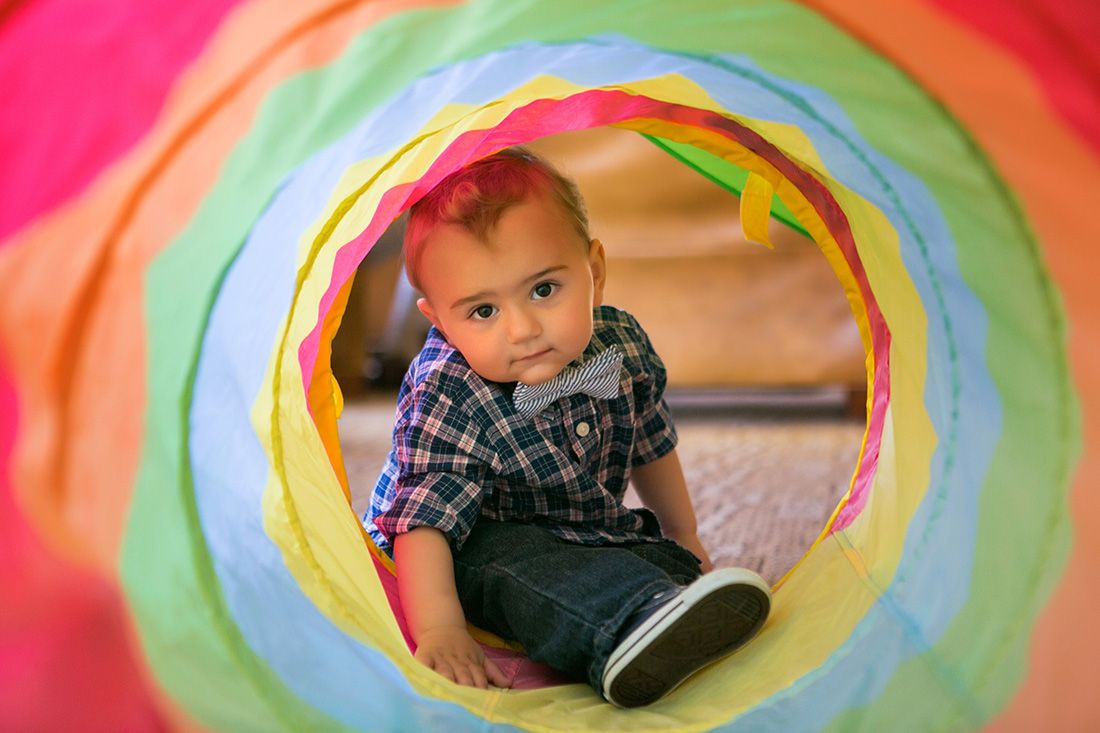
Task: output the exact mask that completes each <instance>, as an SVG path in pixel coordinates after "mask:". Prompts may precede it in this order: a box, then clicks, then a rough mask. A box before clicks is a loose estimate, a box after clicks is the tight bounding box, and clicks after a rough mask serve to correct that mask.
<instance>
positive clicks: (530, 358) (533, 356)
mask: <svg viewBox="0 0 1100 733" xmlns="http://www.w3.org/2000/svg"><path fill="white" fill-rule="evenodd" d="M550 351H551V350H550V349H543V350H542V351H536V352H535V353H533V354H528V355H527V356H521V357H520V358H518V359H516V363H517V364H519V363H521V362H525V361H533V360H534V359H538V358H539V357H542V356H546V355H547V354H549V353H550Z"/></svg>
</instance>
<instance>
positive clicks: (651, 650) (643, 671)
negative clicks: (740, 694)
mask: <svg viewBox="0 0 1100 733" xmlns="http://www.w3.org/2000/svg"><path fill="white" fill-rule="evenodd" d="M669 606H672V608H669V609H668V610H667V611H665V609H661V611H665V612H664V613H662V612H661V611H659V612H658V613H656V614H654V616H653V617H651V618H649V619H646V623H644V624H642V625H641V626H640V627H638V628H637V629H635V630H634V631H633V632H632V633H631V634H630V636H629V637H627V638H626V639H624V640H623V642H622V643H621V644H620V645H619V646H618V647H616V649H615V652H614V653H613V654H612V656H611V658H609V659H608V663H607V670H606V672H605V673H604V697H605V698H607V699H608V700H609V701H610V702H611V703H612V704H614V705H617V706H619V707H623V708H633V707H640V706H642V705H649V704H650V703H653V702H656V701H657V700H659V699H660V698H661V697H663V696H665V695H667V694H668V693H669V692H671V691H672V690H674V689H675V688H676V687H678V686H679V685H680V684H681V683H682V682H683V681H684V680H686V679H687V678H688V677H690V676H691V675H692V674H694V673H695V672H696V671H698V670H700V669H702V668H703V667H706V666H707V665H709V664H711V663H713V662H715V661H717V660H719V659H721V658H722V657H725V656H726V655H728V654H730V653H732V652H733V651H735V650H736V649H738V648H739V647H741V646H742V645H744V644H745V643H746V642H748V641H749V640H750V639H752V638H753V637H754V636H756V633H757V632H758V631H760V628H761V627H762V626H763V625H764V621H765V620H766V619H767V617H768V612H769V610H770V608H771V592H770V591H769V589H768V586H767V584H766V583H765V582H764V581H763V580H762V579H761V578H760V576H758V575H756V573H753V572H751V571H748V570H744V569H741V568H726V569H723V570H716V571H714V572H712V573H708V574H707V575H704V576H703V577H702V578H700V579H699V580H697V581H696V582H695V583H693V584H692V585H690V586H689V587H688V588H686V589H685V590H684V592H683V593H681V594H680V596H679V598H677V599H676V601H674V602H673V603H670V604H669Z"/></svg>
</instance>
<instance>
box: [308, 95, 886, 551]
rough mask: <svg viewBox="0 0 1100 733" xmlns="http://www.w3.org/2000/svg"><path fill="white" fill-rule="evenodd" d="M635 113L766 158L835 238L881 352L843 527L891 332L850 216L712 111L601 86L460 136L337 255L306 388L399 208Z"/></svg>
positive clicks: (864, 486) (872, 431)
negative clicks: (480, 165) (330, 317)
mask: <svg viewBox="0 0 1100 733" xmlns="http://www.w3.org/2000/svg"><path fill="white" fill-rule="evenodd" d="M637 118H651V119H660V120H668V121H671V122H676V123H679V124H685V125H691V126H694V127H699V128H702V129H708V130H712V131H714V132H717V133H720V134H722V135H725V136H727V137H729V138H730V139H732V140H735V141H737V142H739V143H740V144H742V145H744V146H745V147H747V148H748V149H750V150H752V151H753V152H755V153H757V154H758V155H760V156H762V157H763V158H764V159H765V160H768V161H769V162H770V163H772V164H773V165H774V166H775V167H776V168H777V169H778V170H779V171H780V172H781V173H782V174H783V175H784V176H785V177H786V178H787V179H788V180H790V181H791V182H792V183H794V184H795V185H796V186H797V187H798V188H799V190H800V191H802V193H803V195H805V196H806V197H807V199H808V200H809V202H810V204H811V205H812V206H813V207H814V209H815V210H816V211H817V213H818V215H820V216H821V218H822V219H823V221H824V222H825V225H826V226H827V227H828V228H829V231H830V232H831V233H832V235H833V238H834V239H835V240H836V241H837V244H838V246H839V247H840V250H841V252H842V253H843V255H844V258H845V261H846V262H847V264H848V266H849V268H850V269H851V271H852V274H853V277H854V278H855V281H856V283H857V285H858V287H859V290H860V294H861V296H862V298H863V302H864V304H865V306H866V308H867V315H868V320H869V323H870V328H871V340H872V349H873V350H874V356H875V391H874V394H873V395H872V405H871V412H870V414H869V417H868V428H867V441H866V448H865V450H864V454H863V457H862V459H861V462H860V466H859V470H858V472H857V476H856V481H855V484H854V486H853V487H852V493H851V496H850V497H849V500H848V502H847V504H846V505H845V506H844V508H843V509H842V510H841V512H840V513H839V515H838V516H837V520H836V522H835V523H834V525H833V527H832V530H833V531H837V530H841V529H844V528H845V527H847V526H848V525H849V524H851V522H852V520H854V519H855V518H856V517H857V516H859V513H860V512H861V511H863V507H864V506H865V505H866V503H867V498H868V496H869V492H870V487H871V482H872V480H873V478H874V473H875V469H876V467H877V465H878V456H879V446H880V444H881V441H882V431H883V428H884V425H885V419H886V407H887V404H888V403H889V399H890V367H889V355H890V332H889V329H888V328H887V325H886V322H885V320H884V319H883V317H882V312H881V310H880V309H879V307H878V303H877V302H876V300H875V297H874V294H873V293H872V292H871V287H870V284H869V282H868V280H867V273H866V272H865V270H864V269H863V264H862V263H861V262H860V260H859V253H858V251H857V250H856V246H855V240H854V239H853V237H852V232H851V229H850V228H849V226H848V219H847V217H846V216H845V215H844V212H843V210H842V209H841V208H840V205H839V204H838V203H837V202H836V200H835V199H834V198H833V197H832V195H831V194H830V193H829V191H828V189H826V188H825V186H824V185H822V184H821V183H820V182H819V181H817V180H816V179H815V178H813V176H811V175H810V174H809V173H807V172H806V171H804V170H802V169H801V168H799V167H798V166H797V165H795V164H794V163H793V162H792V161H790V160H789V159H787V158H786V157H785V156H784V155H783V154H782V153H781V152H780V151H779V150H778V149H776V148H775V146H773V145H771V144H770V143H768V142H767V141H766V140H764V138H762V137H761V136H759V135H757V134H756V133H754V132H752V131H751V130H749V129H747V128H745V127H742V126H741V125H738V124H737V123H735V122H733V121H731V120H729V119H727V118H725V117H722V116H721V115H718V114H715V113H712V112H707V111H704V110H699V109H694V108H691V107H684V106H680V105H676V104H670V103H666V102H659V101H656V100H653V99H649V98H647V97H642V96H637V95H629V94H625V93H623V92H619V91H606V90H599V89H596V90H589V91H585V92H580V93H578V94H574V95H572V96H570V97H566V98H565V99H561V100H552V99H543V100H536V101H533V102H531V103H530V104H528V105H525V106H523V107H520V108H518V109H516V110H514V111H513V112H512V113H511V114H509V115H508V116H507V117H506V118H505V119H504V120H503V121H502V122H501V123H500V124H499V125H498V126H497V127H496V128H493V129H491V130H478V131H472V132H469V133H465V134H463V135H461V136H460V137H458V138H457V139H456V140H455V141H454V142H452V143H451V145H450V146H448V147H447V149H446V150H444V151H442V152H441V153H440V154H439V155H438V156H437V157H436V159H435V160H434V161H433V163H432V165H431V167H430V168H429V169H428V171H427V172H426V173H425V174H424V176H423V177H422V178H421V179H420V180H419V181H417V182H416V183H415V184H403V185H401V186H397V187H394V188H393V189H391V190H389V191H386V192H385V194H383V196H382V199H381V202H380V205H379V207H378V209H377V210H376V211H375V213H374V217H373V218H372V219H371V222H370V224H369V225H368V226H367V228H366V229H365V230H364V231H363V233H362V234H360V235H359V236H358V237H356V238H355V239H354V240H352V241H351V242H350V243H348V244H347V245H345V246H344V247H342V248H341V250H340V252H338V253H337V256H336V260H335V264H334V267H333V274H332V278H331V280H330V284H329V288H328V290H327V291H326V292H325V294H324V295H323V296H322V298H321V303H320V307H319V309H318V319H317V325H316V326H315V327H314V328H313V330H312V331H311V332H310V333H309V334H308V335H307V336H306V338H305V340H304V341H303V342H302V343H301V344H300V345H299V348H298V360H299V365H300V367H301V370H302V375H303V388H304V389H306V390H307V391H308V385H309V384H310V382H311V380H312V375H313V369H314V367H315V363H316V359H317V353H318V348H319V345H320V338H321V327H322V324H323V323H324V315H325V313H327V312H328V309H329V308H330V307H331V305H332V302H333V301H334V300H335V298H336V295H337V293H338V292H339V290H340V288H341V287H342V285H343V283H345V282H346V281H347V279H348V278H349V277H351V276H352V274H353V273H354V271H355V268H356V267H358V265H359V263H360V262H361V261H362V259H363V257H364V256H366V253H367V252H368V251H369V250H370V248H371V247H372V246H374V242H376V241H377V240H378V238H379V237H380V236H381V235H382V232H383V231H385V228H386V227H387V226H389V224H390V222H392V221H393V220H394V218H396V217H397V215H398V214H400V213H401V211H403V210H404V209H406V208H408V206H410V205H411V204H412V203H414V202H415V201H417V200H418V199H419V198H420V197H422V196H423V195H424V194H425V193H426V192H427V191H430V190H431V189H432V188H433V187H434V186H435V185H436V184H437V183H439V181H441V180H442V179H443V178H445V177H446V176H447V175H449V174H450V173H451V172H452V171H455V170H458V169H459V168H461V167H462V166H464V165H466V164H467V163H469V162H470V161H473V160H476V159H478V158H481V157H484V156H486V155H489V154H491V153H493V152H495V151H497V150H500V149H501V148H505V147H508V146H510V145H516V144H520V143H525V142H529V141H531V140H535V139H537V138H539V137H543V136H544V135H549V134H552V133H555V132H564V131H566V130H582V129H588V128H591V127H599V126H603V125H610V124H614V123H616V122H622V121H626V120H630V119H637Z"/></svg>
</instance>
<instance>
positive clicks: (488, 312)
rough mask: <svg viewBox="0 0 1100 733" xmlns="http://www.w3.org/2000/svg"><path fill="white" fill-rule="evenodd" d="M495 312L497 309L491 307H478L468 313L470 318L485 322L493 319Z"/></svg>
mask: <svg viewBox="0 0 1100 733" xmlns="http://www.w3.org/2000/svg"><path fill="white" fill-rule="evenodd" d="M496 312H497V309H496V308H494V307H493V306H491V305H479V306H478V307H477V308H474V309H473V310H472V311H470V318H473V319H474V320H478V321H485V320H488V319H490V318H492V317H493V314H494V313H496Z"/></svg>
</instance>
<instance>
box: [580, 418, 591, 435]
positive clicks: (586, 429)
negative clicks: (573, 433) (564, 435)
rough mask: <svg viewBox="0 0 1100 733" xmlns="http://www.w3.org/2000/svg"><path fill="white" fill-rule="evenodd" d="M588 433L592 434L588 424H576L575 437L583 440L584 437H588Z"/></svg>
mask: <svg viewBox="0 0 1100 733" xmlns="http://www.w3.org/2000/svg"><path fill="white" fill-rule="evenodd" d="M590 432H592V428H591V427H589V425H588V423H586V422H579V423H577V435H579V436H580V437H582V438H583V437H584V436H586V435H588V434H589V433H590Z"/></svg>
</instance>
